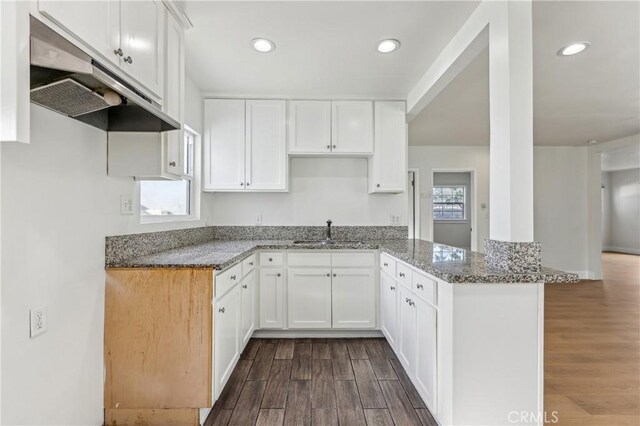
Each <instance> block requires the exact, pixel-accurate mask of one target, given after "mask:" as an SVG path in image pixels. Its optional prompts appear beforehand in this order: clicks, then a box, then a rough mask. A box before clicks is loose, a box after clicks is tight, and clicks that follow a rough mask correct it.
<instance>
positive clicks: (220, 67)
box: [182, 1, 479, 99]
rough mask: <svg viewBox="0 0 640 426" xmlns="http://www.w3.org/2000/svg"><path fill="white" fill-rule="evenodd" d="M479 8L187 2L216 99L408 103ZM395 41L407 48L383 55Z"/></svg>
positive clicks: (194, 40) (190, 53)
mask: <svg viewBox="0 0 640 426" xmlns="http://www.w3.org/2000/svg"><path fill="white" fill-rule="evenodd" d="M478 3H479V2H478V1H465V2H459V1H457V2H455V1H439V2H434V1H408V2H405V1H365V2H361V1H355V2H348V1H315V2H307V1H302V2H272V1H262V2H243V1H240V2H238V1H236V2H233V1H232V2H218V1H210V2H204V1H185V2H183V3H182V6H183V8H184V9H185V12H186V13H187V15H188V16H189V18H190V20H191V21H192V22H193V28H192V29H190V30H189V31H187V33H186V36H185V37H186V52H187V55H186V67H187V73H188V74H189V76H190V77H191V78H192V79H193V80H194V81H195V83H196V84H197V85H198V87H200V89H201V90H202V91H203V93H205V94H206V95H218V96H252V97H253V96H264V97H285V98H305V97H309V98H377V99H405V98H406V96H407V94H408V92H409V90H410V89H411V88H413V86H414V85H415V84H416V82H417V81H418V79H419V78H420V77H421V76H422V74H423V73H424V72H425V70H426V69H427V68H428V67H429V65H430V64H431V63H432V62H433V61H434V59H435V58H436V56H437V55H438V54H439V53H440V51H441V50H442V48H443V47H444V46H445V45H446V44H447V43H448V42H449V40H450V39H451V38H452V37H453V35H454V34H455V33H456V32H457V30H458V29H459V28H460V26H461V25H462V24H463V23H464V21H465V20H466V19H467V18H468V16H469V15H470V14H471V12H473V10H474V9H475V7H476V6H477V5H478ZM256 37H266V38H269V39H270V40H272V41H274V42H275V44H276V49H275V51H273V52H272V53H269V54H261V53H257V52H255V51H254V50H253V49H252V48H251V46H250V41H251V39H253V38H256ZM385 38H397V39H399V40H400V42H401V43H402V45H401V48H400V49H399V50H398V51H396V52H394V53H391V54H387V55H382V54H379V53H378V52H377V51H376V50H375V45H376V42H377V41H379V40H381V39H385Z"/></svg>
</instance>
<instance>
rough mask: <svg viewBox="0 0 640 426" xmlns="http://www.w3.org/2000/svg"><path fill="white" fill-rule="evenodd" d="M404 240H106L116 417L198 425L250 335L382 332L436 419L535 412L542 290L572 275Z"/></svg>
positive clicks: (218, 234)
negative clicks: (159, 416) (507, 266)
mask: <svg viewBox="0 0 640 426" xmlns="http://www.w3.org/2000/svg"><path fill="white" fill-rule="evenodd" d="M402 235H406V227H336V228H334V230H333V236H334V240H333V241H331V242H330V243H327V242H326V241H324V240H323V239H322V238H323V237H324V236H325V235H324V228H322V227H207V228H196V229H192V230H185V231H169V232H162V233H151V234H138V235H127V236H117V237H108V239H107V250H106V252H107V265H106V266H107V269H108V271H107V287H106V292H107V294H106V321H105V364H106V369H107V376H106V377H107V379H106V382H105V408H106V411H107V416H106V418H107V421H108V422H109V420H110V419H111V420H112V421H113V422H117V419H118V418H122V417H119V416H123V415H130V412H129V411H130V410H133V411H135V410H138V412H140V410H142V411H141V412H143V413H147V414H148V410H160V409H166V410H164V411H163V412H166V413H169V412H171V413H172V415H176V416H179V415H183V416H185V417H183V418H184V419H190V420H188V421H189V422H191V423H193V424H197V423H198V421H200V420H203V418H204V416H206V414H207V412H208V408H210V407H211V406H212V405H213V404H214V402H215V400H216V399H217V398H218V397H219V396H220V394H221V392H222V390H223V388H224V386H225V385H226V384H227V382H228V380H229V377H230V376H231V374H232V372H233V370H234V368H235V366H236V364H237V362H238V359H239V357H240V354H241V353H242V351H243V349H244V347H245V345H246V344H247V343H248V342H249V339H250V338H251V337H252V336H253V337H262V338H300V337H318V338H327V337H329V338H332V337H341V338H362V337H365V338H366V337H380V336H384V337H385V338H386V339H387V341H388V343H389V345H390V347H391V348H392V349H393V351H394V352H395V354H396V356H397V357H398V359H399V360H400V363H401V364H402V366H403V368H404V369H405V371H406V373H407V375H408V376H409V378H410V379H411V382H412V383H413V385H414V386H415V387H416V389H417V391H418V393H419V394H420V396H421V398H422V399H423V400H424V401H425V404H426V405H427V407H428V408H429V410H430V411H431V413H432V414H433V415H434V417H435V418H436V419H438V421H439V422H441V423H442V424H468V423H470V422H471V420H472V419H473V422H475V423H478V422H479V421H481V422H483V423H485V424H488V423H494V424H495V423H500V422H504V421H505V419H506V416H507V415H508V414H509V412H511V411H513V410H514V409H515V408H514V407H517V409H518V410H519V411H523V412H524V411H527V412H539V411H541V410H542V406H541V404H542V378H543V372H542V347H543V330H542V320H543V300H544V299H543V294H544V284H545V283H565V282H576V281H577V280H578V278H577V276H575V275H573V274H567V273H563V272H560V271H556V270H552V269H548V268H541V269H540V271H539V272H536V273H510V272H508V271H504V270H500V269H496V268H493V267H491V266H489V265H488V263H490V262H487V259H486V257H485V255H483V254H480V253H476V252H472V251H468V250H463V249H458V248H454V247H449V246H444V245H440V244H434V243H431V242H428V241H423V240H407V239H402V238H401V236H402ZM209 302H211V303H209ZM125 318H126V320H125ZM176 342H180V344H179V345H176V344H175V343H176ZM156 363H158V364H157V365H156ZM125 372H126V374H125ZM150 382H153V383H154V385H153V386H149V383H150ZM177 389H181V390H185V392H176V390H177ZM186 390H188V392H187V391H186ZM123 409H124V411H123ZM199 409H202V411H200V410H199ZM176 410H177V411H176ZM154 412H155V411H154ZM143 415H144V414H143ZM199 416H200V417H201V418H199Z"/></svg>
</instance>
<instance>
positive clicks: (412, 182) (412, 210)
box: [407, 169, 420, 239]
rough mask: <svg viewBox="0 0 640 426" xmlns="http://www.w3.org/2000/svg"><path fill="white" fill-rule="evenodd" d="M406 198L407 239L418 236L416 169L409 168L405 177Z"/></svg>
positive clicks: (418, 198)
mask: <svg viewBox="0 0 640 426" xmlns="http://www.w3.org/2000/svg"><path fill="white" fill-rule="evenodd" d="M407 195H408V196H407V199H408V201H409V209H408V210H407V211H408V212H409V214H408V216H409V220H408V224H409V239H419V238H420V188H419V178H418V169H409V174H408V179H407Z"/></svg>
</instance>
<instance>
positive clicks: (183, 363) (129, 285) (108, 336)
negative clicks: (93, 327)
mask: <svg viewBox="0 0 640 426" xmlns="http://www.w3.org/2000/svg"><path fill="white" fill-rule="evenodd" d="M212 280H213V276H212V273H211V271H209V270H204V269H197V270H196V269H110V270H108V271H107V279H106V290H105V291H106V294H105V348H104V351H105V352H104V356H105V392H104V404H105V405H104V406H105V408H106V409H109V408H116V407H118V408H145V407H148V408H153V407H158V408H198V407H210V406H211V404H212V400H211V388H212V387H211V377H212V374H211V359H212V356H211V350H212V344H211V343H212V342H211V339H212V335H213V333H212V306H211V300H212V297H213V294H212V288H213V283H212ZM150 384H153V385H150Z"/></svg>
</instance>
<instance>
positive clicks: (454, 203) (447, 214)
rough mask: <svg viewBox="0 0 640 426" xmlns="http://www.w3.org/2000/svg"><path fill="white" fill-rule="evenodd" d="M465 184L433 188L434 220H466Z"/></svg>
mask: <svg viewBox="0 0 640 426" xmlns="http://www.w3.org/2000/svg"><path fill="white" fill-rule="evenodd" d="M465 191H466V188H465V187H464V186H435V187H434V188H433V220H465V219H466V214H465Z"/></svg>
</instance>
